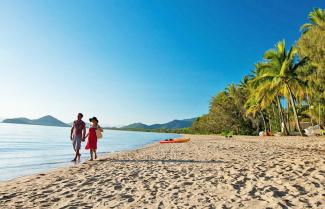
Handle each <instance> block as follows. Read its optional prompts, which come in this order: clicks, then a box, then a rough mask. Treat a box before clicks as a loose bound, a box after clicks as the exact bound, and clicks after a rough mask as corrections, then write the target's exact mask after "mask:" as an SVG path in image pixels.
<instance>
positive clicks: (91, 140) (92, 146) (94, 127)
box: [85, 117, 103, 160]
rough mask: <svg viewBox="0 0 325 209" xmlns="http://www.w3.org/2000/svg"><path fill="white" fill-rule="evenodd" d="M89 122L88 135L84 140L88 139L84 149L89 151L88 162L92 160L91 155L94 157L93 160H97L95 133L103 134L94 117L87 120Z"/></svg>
mask: <svg viewBox="0 0 325 209" xmlns="http://www.w3.org/2000/svg"><path fill="white" fill-rule="evenodd" d="M89 121H90V122H91V126H90V128H89V131H88V134H87V135H86V137H85V138H87V137H88V141H87V145H86V149H89V150H90V160H93V155H95V159H97V153H96V150H97V135H96V131H100V132H103V129H102V128H101V127H100V126H99V125H98V120H97V118H96V117H92V118H90V119H89Z"/></svg>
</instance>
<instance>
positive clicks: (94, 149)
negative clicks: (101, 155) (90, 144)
mask: <svg viewBox="0 0 325 209" xmlns="http://www.w3.org/2000/svg"><path fill="white" fill-rule="evenodd" d="M94 153H95V159H97V152H96V149H94Z"/></svg>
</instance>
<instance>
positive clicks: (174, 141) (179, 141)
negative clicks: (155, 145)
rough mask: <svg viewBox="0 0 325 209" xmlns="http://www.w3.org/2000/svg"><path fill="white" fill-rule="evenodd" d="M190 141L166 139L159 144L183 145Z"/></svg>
mask: <svg viewBox="0 0 325 209" xmlns="http://www.w3.org/2000/svg"><path fill="white" fill-rule="evenodd" d="M188 141H190V139H166V140H163V141H160V142H159V143H160V144H168V143H184V142H188Z"/></svg>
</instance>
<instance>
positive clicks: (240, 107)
mask: <svg viewBox="0 0 325 209" xmlns="http://www.w3.org/2000/svg"><path fill="white" fill-rule="evenodd" d="M300 30H301V36H300V38H299V40H298V41H297V42H296V44H294V45H292V46H289V47H287V46H286V44H285V41H284V40H281V41H279V42H278V43H277V44H276V45H275V46H274V48H272V49H270V50H267V51H266V52H265V53H264V55H263V56H262V57H261V60H260V61H259V62H257V63H256V64H255V65H254V69H253V70H252V72H251V73H250V74H249V75H246V76H245V77H244V78H243V79H242V81H241V82H240V83H239V84H230V85H229V86H228V87H227V88H226V89H225V90H223V91H221V92H219V93H217V95H216V96H214V97H213V98H212V100H211V102H210V108H209V112H208V114H206V115H203V116H201V117H199V118H198V119H197V120H196V121H195V122H194V123H193V125H192V127H191V128H189V129H186V130H180V131H184V132H188V133H202V134H207V133H212V134H219V133H222V132H224V131H232V132H234V133H235V134H257V133H258V132H259V131H261V130H264V131H265V132H273V133H275V132H281V133H282V134H283V135H289V134H290V133H292V132H293V131H296V132H298V133H299V134H300V135H304V131H303V128H302V123H308V124H310V125H316V124H319V125H321V126H324V124H325V111H324V110H325V9H321V8H317V9H314V10H313V11H312V12H310V13H309V23H306V24H304V25H302V26H301V28H300Z"/></svg>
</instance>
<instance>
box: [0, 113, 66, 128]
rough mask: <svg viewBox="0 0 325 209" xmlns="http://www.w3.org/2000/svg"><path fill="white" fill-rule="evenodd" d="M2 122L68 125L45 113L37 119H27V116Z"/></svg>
mask: <svg viewBox="0 0 325 209" xmlns="http://www.w3.org/2000/svg"><path fill="white" fill-rule="evenodd" d="M2 122H3V123H16V124H28V125H41V126H59V127H68V126H69V125H68V124H66V123H64V122H62V121H60V120H58V119H56V118H55V117H53V116H50V115H47V116H44V117H41V118H38V119H34V120H31V119H28V118H11V119H5V120H3V121H2Z"/></svg>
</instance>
